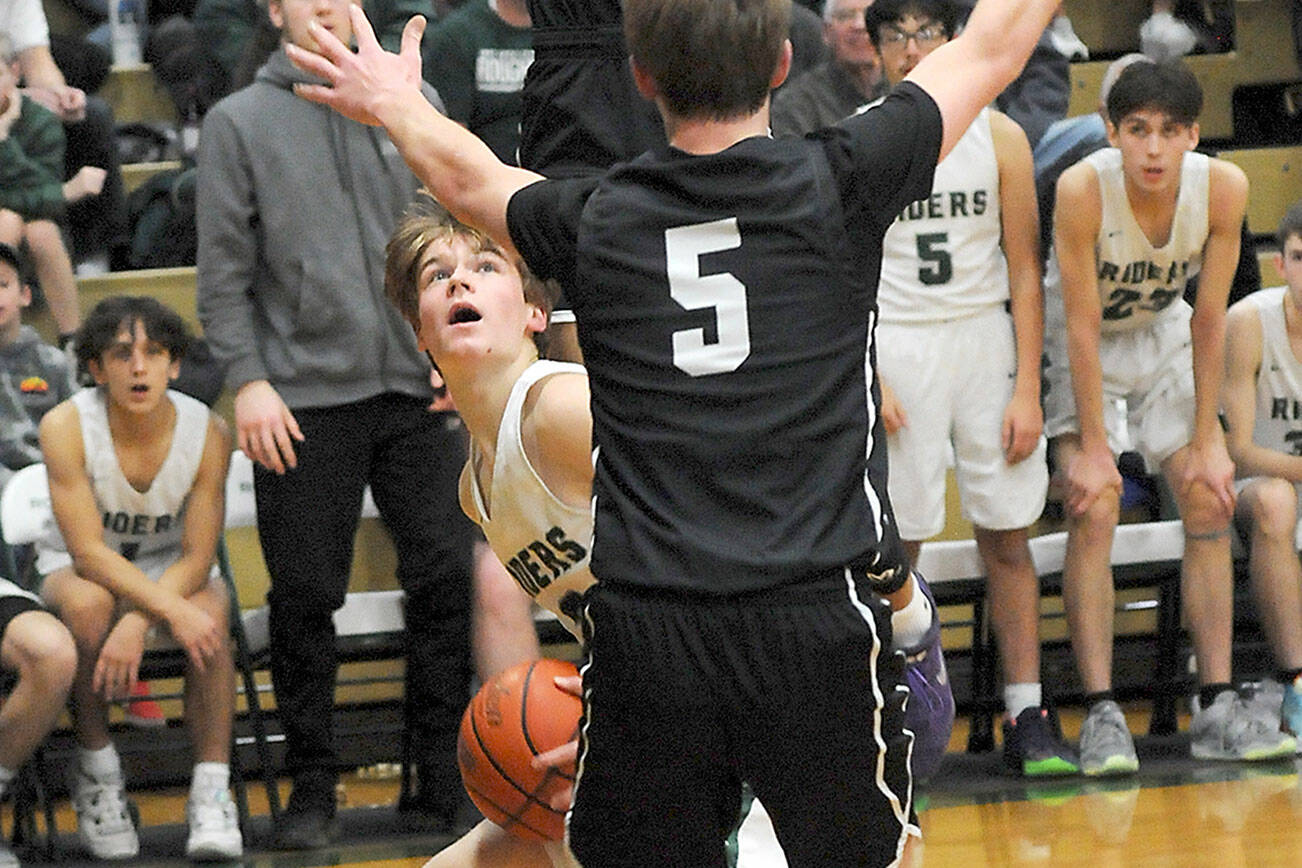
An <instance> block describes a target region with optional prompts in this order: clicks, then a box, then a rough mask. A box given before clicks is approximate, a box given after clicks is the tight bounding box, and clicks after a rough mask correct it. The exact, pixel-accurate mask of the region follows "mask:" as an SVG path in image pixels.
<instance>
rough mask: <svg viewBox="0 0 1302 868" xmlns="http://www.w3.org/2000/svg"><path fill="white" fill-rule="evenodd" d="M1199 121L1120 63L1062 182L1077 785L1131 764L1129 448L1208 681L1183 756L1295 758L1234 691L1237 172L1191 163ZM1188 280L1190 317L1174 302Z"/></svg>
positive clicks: (1170, 71)
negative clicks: (1229, 350) (1125, 699)
mask: <svg viewBox="0 0 1302 868" xmlns="http://www.w3.org/2000/svg"><path fill="white" fill-rule="evenodd" d="M1201 108H1202V90H1201V88H1200V87H1199V85H1198V81H1197V79H1195V78H1194V77H1193V74H1192V73H1190V72H1189V70H1188V69H1187V68H1186V67H1184V66H1183V65H1181V64H1179V63H1178V62H1173V63H1166V64H1160V65H1159V64H1154V63H1150V62H1137V63H1133V64H1131V65H1130V66H1128V67H1127V68H1126V69H1125V70H1124V71H1123V72H1122V73H1121V75H1120V76H1119V77H1118V78H1117V82H1116V84H1115V85H1113V87H1112V90H1111V91H1110V92H1109V94H1108V102H1107V112H1108V137H1109V140H1110V141H1111V143H1112V145H1113V147H1111V148H1107V149H1104V150H1101V151H1097V152H1095V153H1093V154H1091V155H1089V156H1088V157H1086V158H1085V159H1084V160H1082V161H1081V162H1080V163H1078V164H1077V165H1075V166H1073V167H1072V168H1070V169H1068V170H1067V171H1066V172H1064V173H1063V175H1062V177H1061V178H1060V179H1059V181H1058V196H1057V205H1056V209H1055V216H1054V256H1055V258H1056V266H1057V271H1058V272H1059V273H1060V274H1061V288H1060V291H1056V290H1057V289H1058V288H1057V287H1055V286H1054V283H1053V282H1052V281H1050V282H1049V283H1048V284H1047V285H1048V288H1049V290H1048V293H1047V297H1048V306H1049V311H1048V312H1047V313H1046V321H1047V322H1049V323H1055V322H1060V323H1065V326H1064V327H1061V328H1054V327H1052V326H1051V327H1050V328H1049V329H1048V330H1047V333H1046V339H1045V346H1046V350H1047V355H1048V358H1049V368H1048V371H1047V376H1046V379H1047V393H1046V396H1045V418H1046V423H1045V429H1046V433H1047V434H1048V435H1049V437H1050V438H1051V440H1052V442H1053V449H1054V459H1055V466H1056V468H1057V472H1059V473H1062V474H1063V475H1064V482H1065V487H1064V495H1065V504H1064V505H1065V507H1066V513H1067V524H1068V528H1067V532H1068V543H1067V559H1066V562H1065V564H1064V567H1063V583H1064V588H1063V601H1064V604H1065V606H1066V610H1067V619H1068V626H1069V628H1070V630H1071V637H1072V646H1073V650H1074V653H1075V657H1076V665H1077V667H1078V669H1079V670H1080V676H1081V682H1082V684H1083V686H1084V689H1085V692H1086V695H1087V700H1088V702H1089V706H1090V710H1089V714H1088V715H1087V717H1086V720H1085V723H1084V724H1083V726H1082V729H1081V745H1080V753H1081V765H1082V770H1083V771H1084V772H1085V773H1086V774H1116V773H1127V772H1132V771H1134V770H1135V769H1136V768H1138V764H1139V763H1138V758H1137V757H1136V755H1135V750H1134V742H1133V739H1132V738H1131V736H1130V732H1129V731H1128V729H1127V727H1126V722H1125V718H1124V716H1123V715H1122V714H1121V713H1120V709H1118V708H1117V706H1116V704H1115V703H1114V702H1112V701H1111V700H1112V698H1113V697H1112V690H1111V688H1112V621H1113V597H1114V592H1113V585H1112V572H1111V567H1110V552H1111V546H1112V537H1113V531H1114V529H1115V527H1116V523H1117V519H1118V512H1119V508H1120V507H1119V502H1120V490H1121V476H1120V474H1119V473H1118V471H1117V467H1116V462H1115V455H1116V454H1117V452H1119V451H1120V450H1121V449H1123V448H1125V447H1126V446H1127V445H1130V446H1131V447H1132V448H1134V449H1135V450H1137V451H1138V452H1139V453H1140V454H1141V455H1143V456H1144V458H1145V460H1146V461H1147V463H1148V466H1149V467H1150V468H1159V467H1160V468H1161V470H1162V473H1163V475H1164V476H1165V477H1166V479H1167V480H1168V482H1169V483H1170V486H1171V489H1172V491H1173V492H1174V495H1175V500H1176V505H1177V507H1178V508H1179V511H1180V517H1181V519H1182V521H1183V522H1184V529H1185V545H1184V559H1183V564H1182V570H1181V591H1182V600H1183V604H1184V610H1185V620H1186V623H1187V624H1188V626H1189V630H1190V633H1191V634H1192V637H1193V646H1194V655H1195V657H1196V659H1197V666H1198V680H1199V683H1200V685H1201V686H1200V690H1199V696H1198V711H1197V712H1196V713H1195V715H1194V719H1193V724H1192V736H1193V739H1192V752H1193V755H1194V756H1195V757H1198V758H1201V759H1218V758H1219V759H1262V758H1268V757H1275V756H1280V755H1283V754H1288V753H1291V752H1292V751H1293V749H1294V743H1293V739H1292V738H1290V737H1287V736H1284V735H1282V734H1281V733H1280V732H1279V731H1278V727H1277V726H1272V725H1271V723H1270V721H1268V720H1266V719H1262V718H1261V717H1260V715H1259V712H1258V710H1257V709H1256V708H1255V707H1254V706H1253V705H1252V704H1251V703H1249V702H1247V701H1246V700H1245V699H1243V698H1241V697H1239V696H1238V695H1237V694H1236V693H1235V692H1234V690H1233V688H1232V686H1231V682H1230V677H1231V676H1230V640H1231V572H1230V539H1229V533H1230V521H1231V517H1232V515H1233V509H1234V491H1233V475H1234V466H1233V464H1232V463H1231V462H1230V457H1229V455H1228V453H1227V452H1226V448H1225V439H1224V436H1223V433H1222V431H1221V426H1220V423H1219V421H1218V418H1217V411H1218V402H1219V398H1220V387H1221V381H1222V378H1223V372H1224V363H1225V355H1224V329H1225V307H1226V298H1227V296H1228V293H1229V288H1230V279H1231V277H1232V275H1233V272H1234V268H1235V264H1236V263H1237V261H1238V257H1239V233H1240V224H1241V223H1242V220H1243V213H1244V208H1245V206H1246V202H1247V195H1248V182H1247V178H1246V177H1245V176H1244V174H1243V172H1241V171H1240V170H1239V169H1238V168H1236V167H1235V166H1233V165H1231V164H1229V163H1226V162H1224V161H1221V160H1214V159H1210V158H1208V157H1206V156H1203V155H1201V154H1197V153H1193V148H1194V147H1195V146H1196V145H1197V144H1198V123H1197V117H1198V113H1199V111H1200V110H1201ZM1054 272H1055V267H1054V265H1053V264H1051V265H1050V267H1049V273H1050V274H1051V275H1052V274H1053V273H1054ZM1195 277H1197V278H1198V283H1197V298H1196V300H1195V302H1194V307H1193V308H1192V309H1191V308H1190V306H1189V305H1188V304H1187V303H1186V302H1185V301H1184V298H1183V295H1184V292H1185V289H1186V285H1187V284H1188V283H1189V282H1190V281H1191V280H1193V278H1195ZM1055 308H1057V309H1058V310H1059V311H1061V312H1060V313H1057V314H1056V315H1055V313H1054V309H1055ZM1123 402H1124V405H1125V408H1126V409H1125V413H1126V415H1124V416H1123V415H1122V411H1121V410H1120V409H1119V408H1118V404H1119V403H1123ZM1127 437H1128V438H1129V444H1127V440H1126V438H1127Z"/></svg>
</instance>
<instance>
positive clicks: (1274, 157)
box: [1217, 144, 1302, 236]
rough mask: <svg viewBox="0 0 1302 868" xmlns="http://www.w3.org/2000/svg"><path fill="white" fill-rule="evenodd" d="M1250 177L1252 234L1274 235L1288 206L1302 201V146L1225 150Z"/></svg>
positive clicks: (1222, 154) (1249, 227)
mask: <svg viewBox="0 0 1302 868" xmlns="http://www.w3.org/2000/svg"><path fill="white" fill-rule="evenodd" d="M1217 156H1219V157H1220V158H1221V159H1224V160H1229V161H1230V162H1231V163H1234V164H1235V165H1236V166H1238V167H1239V168H1241V169H1243V171H1244V172H1245V173H1247V175H1248V181H1249V183H1250V185H1251V192H1250V194H1249V196H1248V231H1249V232H1251V233H1252V234H1253V235H1259V236H1269V235H1274V234H1275V230H1276V228H1277V227H1278V225H1279V221H1280V218H1282V217H1283V216H1284V212H1285V211H1287V210H1288V207H1289V206H1290V205H1292V204H1293V203H1294V202H1297V201H1298V200H1302V144H1299V145H1294V146H1292V147H1280V148H1270V147H1261V148H1241V149H1231V150H1225V151H1221V152H1219V153H1218V154H1217Z"/></svg>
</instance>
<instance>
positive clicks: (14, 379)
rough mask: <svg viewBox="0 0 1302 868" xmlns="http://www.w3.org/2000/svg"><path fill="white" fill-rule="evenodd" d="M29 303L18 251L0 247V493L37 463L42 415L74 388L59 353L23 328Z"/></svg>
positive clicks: (39, 453)
mask: <svg viewBox="0 0 1302 868" xmlns="http://www.w3.org/2000/svg"><path fill="white" fill-rule="evenodd" d="M31 303H32V290H31V287H30V286H28V285H27V283H26V282H25V281H24V280H23V273H22V264H21V261H20V260H19V258H18V251H17V250H15V249H14V248H12V247H10V246H9V245H8V244H3V243H0V489H3V488H4V487H5V485H6V484H7V483H8V482H9V478H10V477H11V476H13V475H14V472H15V471H18V470H21V469H23V468H24V467H26V466H27V465H29V464H36V463H37V462H39V461H40V460H41V444H40V441H39V438H38V437H37V426H38V425H39V424H40V422H41V417H42V416H44V415H45V411H46V410H49V409H50V408H51V407H53V406H54V405H55V404H57V403H59V402H60V401H62V400H64V399H65V398H67V397H69V396H71V395H72V393H73V392H74V391H76V388H77V387H76V384H75V383H74V382H73V377H72V368H71V366H70V365H69V364H68V357H67V356H66V355H65V354H64V353H63V351H62V350H58V349H55V348H54V347H52V346H50V345H49V344H47V343H46V342H45V341H43V340H41V336H40V335H38V334H37V333H36V329H34V328H32V327H31V326H28V325H23V308H25V307H27V305H29V304H31Z"/></svg>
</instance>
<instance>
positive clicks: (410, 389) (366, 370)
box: [197, 49, 439, 409]
mask: <svg viewBox="0 0 1302 868" xmlns="http://www.w3.org/2000/svg"><path fill="white" fill-rule="evenodd" d="M311 80H312V79H310V77H308V76H306V75H305V74H304V73H302V72H300V71H299V70H298V69H297V68H295V67H294V66H293V64H291V63H290V62H289V59H288V58H287V57H286V56H285V53H284V50H283V49H279V50H277V51H276V52H275V53H274V54H272V55H271V58H270V59H269V60H268V61H267V63H266V65H265V66H263V67H262V69H260V70H259V71H258V75H257V78H256V79H255V81H254V82H253V84H251V85H249V86H248V87H246V88H244V89H243V90H241V91H238V92H236V93H234V94H231V95H230V96H228V97H226V98H225V99H223V100H222V101H221V102H219V103H217V104H216V105H215V106H213V108H212V109H211V110H210V111H209V112H208V114H207V116H206V117H205V119H204V124H203V131H202V134H201V135H200V138H199V163H198V165H199V183H198V201H197V223H198V232H199V257H198V274H199V276H198V309H199V319H200V320H201V321H202V323H203V328H204V336H205V337H206V338H207V340H208V342H209V343H210V344H211V346H212V348H213V352H214V354H215V355H216V356H217V358H218V359H219V360H220V361H222V362H224V363H227V364H228V366H229V367H228V368H227V375H226V382H227V385H229V386H230V387H231V388H232V389H238V388H239V387H240V386H242V385H244V384H245V383H247V382H250V381H252V380H261V379H265V380H269V381H270V382H271V384H272V385H273V386H274V387H275V388H276V389H277V391H279V393H280V395H281V397H282V398H283V399H284V401H285V403H286V404H287V405H288V406H289V407H291V408H294V409H298V408H304V407H325V406H337V405H340V404H348V403H353V402H355V401H360V400H363V399H365V398H369V397H373V396H375V395H379V394H382V393H385V392H400V393H404V394H408V395H413V396H416V397H419V398H428V397H429V396H430V394H431V391H430V385H429V364H428V363H427V362H426V361H425V359H424V358H423V357H422V356H421V355H420V353H419V352H418V351H417V349H416V340H415V337H414V335H413V334H412V330H411V327H410V326H408V325H407V323H406V322H405V321H404V320H403V319H402V317H401V316H400V315H399V314H398V312H397V311H396V310H395V309H394V308H393V306H392V305H390V304H389V303H388V302H387V301H386V300H385V298H384V247H385V244H386V243H387V242H388V240H389V235H390V233H391V232H392V231H393V228H394V226H395V225H396V223H397V219H398V217H399V216H400V215H401V214H402V212H403V210H404V208H405V207H406V206H407V205H408V204H409V203H410V202H411V201H412V199H413V198H414V197H415V194H416V191H417V189H418V187H419V183H418V182H417V180H416V178H415V177H414V176H413V175H412V173H411V171H410V170H409V169H408V168H407V166H406V164H405V163H403V161H402V158H401V157H400V156H399V155H398V151H397V149H396V148H395V147H394V146H393V143H392V142H390V141H389V139H388V137H387V136H385V134H384V132H383V131H382V130H378V129H376V128H373V127H368V126H365V125H363V124H359V123H356V122H354V121H350V120H348V119H346V118H344V117H341V116H340V115H338V114H336V113H335V112H334V111H332V110H330V109H328V108H326V107H325V106H322V105H317V104H315V103H311V102H308V101H307V100H305V99H302V98H300V97H298V96H296V95H295V94H294V93H293V91H292V90H291V89H290V87H291V85H292V84H293V83H294V82H296V81H311ZM427 96H428V97H429V98H430V101H431V102H432V103H434V104H435V105H436V106H437V105H439V103H438V102H437V100H438V97H437V95H436V94H434V92H433V91H432V90H430V91H428V93H427Z"/></svg>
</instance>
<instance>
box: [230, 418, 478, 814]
mask: <svg viewBox="0 0 1302 868" xmlns="http://www.w3.org/2000/svg"><path fill="white" fill-rule="evenodd" d="M294 415H295V418H297V420H298V424H299V427H300V428H301V429H302V431H303V435H304V437H305V438H306V439H305V440H304V442H302V443H299V444H295V448H296V450H297V454H298V468H297V469H295V470H290V471H288V472H287V473H286V474H285V475H284V476H277V475H276V474H274V473H271V472H269V471H266V470H262V469H261V468H259V469H258V471H257V473H256V475H255V477H254V483H255V491H256V494H257V509H258V536H259V538H260V540H261V542H262V551H263V555H264V557H265V558H266V562H267V570H268V572H269V573H270V575H271V590H270V592H269V593H268V594H267V602H268V603H269V604H270V606H271V676H272V683H273V685H274V687H275V692H276V704H277V707H278V708H279V711H280V719H281V721H282V724H283V726H284V729H285V740H286V748H287V753H286V765H287V766H288V768H289V771H290V772H291V774H295V775H298V774H301V773H302V772H305V771H316V770H329V771H333V770H334V768H335V764H336V752H335V746H334V739H333V733H332V720H333V717H332V715H333V710H334V689H335V677H336V670H337V661H336V655H335V633H334V624H333V622H332V621H331V615H332V613H333V612H334V611H335V610H336V609H338V608H339V607H340V606H342V605H343V602H344V595H345V593H346V592H347V587H348V574H349V567H350V565H351V562H352V556H353V537H354V533H355V531H356V528H357V522H358V518H359V516H360V513H361V506H362V494H363V490H364V489H365V487H366V486H367V485H370V487H371V492H372V494H373V495H374V497H375V504H376V506H377V507H379V510H380V515H381V517H382V518H383V519H384V523H385V525H386V527H387V528H388V530H389V533H390V534H391V535H392V537H393V542H394V546H395V547H396V549H397V554H398V582H399V584H400V585H401V586H402V588H403V590H404V591H406V594H407V598H406V625H407V702H408V705H409V708H410V709H411V710H412V711H413V712H414V713H413V715H412V724H413V727H414V732H413V733H412V735H413V737H414V739H415V741H414V744H415V745H417V760H418V762H420V763H421V781H422V790H423V791H424V790H425V788H426V786H428V785H436V786H440V787H441V788H442V789H444V790H446V791H447V796H448V798H449V800H451V799H452V798H454V797H459V795H460V783H459V779H458V777H457V770H456V738H457V727H458V725H459V723H460V719H461V713H462V711H463V710H464V709H465V706H466V703H467V702H468V701H469V686H470V651H469V646H470V628H469V623H470V574H471V551H472V546H473V544H474V533H475V532H474V525H472V524H471V523H470V520H469V519H467V518H466V517H465V515H464V514H463V513H462V512H461V509H460V507H459V505H458V501H457V478H458V474H459V473H460V470H461V466H462V464H463V462H464V459H465V446H464V437H463V435H462V433H461V429H460V422H459V420H458V419H457V418H456V417H455V416H451V415H444V414H431V413H429V412H427V411H426V410H425V402H423V401H420V400H418V399H416V398H412V397H408V396H403V395H393V394H388V395H381V396H379V397H376V398H369V399H367V400H364V401H359V402H357V403H354V404H347V405H344V406H339V407H329V408H321V409H307V410H297V411H295V413H294Z"/></svg>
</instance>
